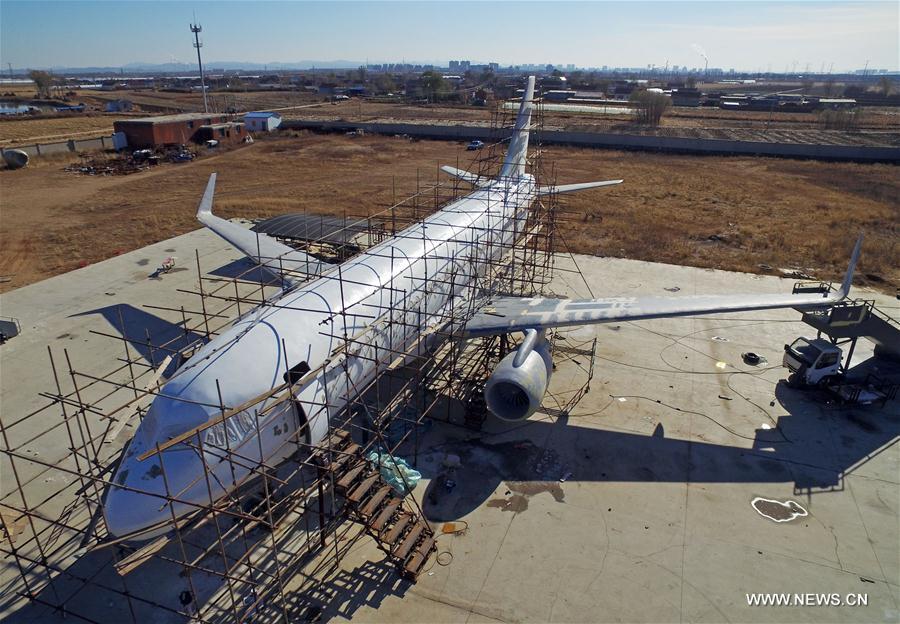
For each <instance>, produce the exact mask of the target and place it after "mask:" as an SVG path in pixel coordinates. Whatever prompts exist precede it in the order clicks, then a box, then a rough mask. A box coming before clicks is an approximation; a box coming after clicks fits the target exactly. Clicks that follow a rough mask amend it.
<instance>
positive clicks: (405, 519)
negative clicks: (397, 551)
mask: <svg viewBox="0 0 900 624" xmlns="http://www.w3.org/2000/svg"><path fill="white" fill-rule="evenodd" d="M411 519H412V518H411V516H410V515H409V514H408V513H404V514H400V517H399V518H397V524H395V525H394V527H393V528H392V529H391V530H390V531H388V534H387V535H385V536H384V541H385V543H386V544H388V545H389V546H392V545H393V544H394V542H396V541H397V540H398V539H400V536H401V535H403V531H404V529H406V527H407V526H409V522H410V520H411Z"/></svg>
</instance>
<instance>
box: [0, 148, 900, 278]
mask: <svg viewBox="0 0 900 624" xmlns="http://www.w3.org/2000/svg"><path fill="white" fill-rule="evenodd" d="M472 154H473V153H472V152H466V151H465V149H464V146H463V144H461V143H454V142H441V141H409V140H407V139H403V138H386V137H374V136H367V137H346V136H339V135H316V134H300V135H298V136H294V137H279V138H272V139H267V140H260V141H257V142H256V143H254V144H253V145H249V146H245V147H241V148H238V149H235V150H233V151H229V152H223V153H220V154H217V155H213V156H208V157H204V158H201V159H198V160H197V161H194V162H192V163H185V164H165V165H160V166H159V167H158V168H156V169H153V170H150V171H146V172H142V173H137V174H134V175H130V176H124V177H119V176H115V177H92V176H82V175H77V174H72V173H67V172H64V171H63V170H62V168H63V167H64V166H65V164H66V163H65V162H64V161H65V158H64V157H59V158H57V159H47V160H42V161H40V162H38V161H37V160H36V161H35V164H36V166H34V167H32V166H29V167H28V168H26V169H22V170H18V171H10V170H5V169H4V170H0V193H2V195H0V276H2V278H3V279H4V280H5V279H6V278H9V279H8V281H2V282H0V291H5V290H10V289H13V288H18V287H20V286H24V285H26V284H29V283H32V282H35V281H38V280H41V279H44V278H47V277H50V276H53V275H57V274H60V273H64V272H67V271H70V270H72V269H75V268H77V267H79V266H84V265H87V264H89V263H94V262H97V261H100V260H103V259H105V258H108V257H111V256H114V255H116V254H120V253H123V252H125V251H128V250H132V249H136V248H139V247H142V246H145V245H147V244H149V243H152V242H157V241H160V240H164V239H166V238H169V237H171V236H174V235H177V234H181V233H184V232H187V231H190V230H192V229H195V228H197V227H198V224H197V222H196V220H195V218H194V215H195V212H196V207H197V203H198V201H199V199H200V195H201V194H202V192H203V188H204V185H205V183H206V179H207V177H208V176H209V174H210V173H212V172H214V171H216V172H218V173H219V177H218V180H219V183H218V188H217V194H216V208H217V211H218V212H219V213H220V214H222V215H223V216H226V217H235V216H244V217H250V218H256V217H265V216H272V215H275V214H282V213H289V212H303V211H309V212H314V213H321V214H336V215H341V214H344V212H345V211H346V213H347V214H350V215H366V214H367V213H374V212H377V211H379V210H382V209H383V208H385V207H386V206H387V205H389V204H390V202H391V200H392V198H393V197H395V196H396V197H397V198H398V199H399V198H402V197H404V196H406V195H410V194H412V193H414V192H415V189H416V178H417V176H418V177H419V179H420V180H422V181H423V182H425V181H433V180H435V178H436V177H437V167H438V166H439V165H441V164H450V165H453V166H459V167H461V168H475V167H474V165H473V163H472ZM543 154H544V158H545V161H546V162H548V163H549V162H552V163H554V164H555V169H554V170H555V171H557V172H559V174H558V175H557V176H556V181H557V183H567V182H579V181H589V180H598V179H601V180H602V179H610V178H624V179H625V183H624V184H622V185H620V186H617V187H612V188H607V189H598V190H595V191H588V192H584V193H580V194H577V195H571V196H566V197H564V198H563V199H562V201H563V202H564V206H565V208H566V211H565V215H564V220H563V222H562V223H561V224H560V236H559V237H558V241H557V243H558V247H559V248H560V249H561V250H566V249H568V250H571V251H574V252H582V253H589V254H596V255H609V256H617V257H628V258H637V259H641V260H651V261H661V262H671V263H676V264H686V265H692V266H700V267H714V268H721V269H728V270H742V271H750V272H770V269H767V268H765V267H761V266H760V265H768V266H770V267H787V266H797V267H803V268H808V269H810V270H812V271H814V272H815V274H816V276H817V277H819V278H825V279H828V278H836V277H838V276H839V275H840V274H841V273H842V272H843V270H844V268H845V266H846V262H847V258H848V256H849V250H850V247H851V246H852V242H853V239H855V238H856V235H857V233H858V232H860V231H864V232H866V233H867V240H866V243H865V246H864V252H863V257H862V260H861V262H860V274H861V276H860V280H861V281H866V282H868V283H870V284H873V285H878V286H882V287H884V288H886V289H891V290H892V289H894V288H896V287H900V176H898V175H897V168H896V167H894V166H891V165H858V164H850V163H821V162H812V161H795V160H778V159H766V158H727V157H701V156H673V155H663V154H651V153H637V152H617V151H603V150H588V149H574V148H562V147H553V148H549V149H546V150H544V152H543ZM69 158H71V157H69ZM394 189H396V190H395V191H394ZM395 193H396V195H395ZM710 237H714V238H712V239H711V238H710ZM160 260H162V259H160Z"/></svg>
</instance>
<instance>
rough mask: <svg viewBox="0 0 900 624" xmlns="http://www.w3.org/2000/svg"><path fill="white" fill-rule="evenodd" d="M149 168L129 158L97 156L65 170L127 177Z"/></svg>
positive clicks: (85, 159) (148, 165)
mask: <svg viewBox="0 0 900 624" xmlns="http://www.w3.org/2000/svg"><path fill="white" fill-rule="evenodd" d="M149 167H150V164H149V163H147V162H139V161H137V160H135V159H134V158H132V157H131V156H126V157H124V158H123V157H118V156H117V157H112V158H108V157H105V156H99V157H89V158H84V159H83V160H82V161H81V162H80V163H78V164H75V165H69V166H68V167H66V169H65V170H66V171H70V172H72V173H81V174H84V175H128V174H130V173H137V172H138V171H143V170H144V169H147V168H149Z"/></svg>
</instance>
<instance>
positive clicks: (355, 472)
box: [337, 461, 367, 490]
mask: <svg viewBox="0 0 900 624" xmlns="http://www.w3.org/2000/svg"><path fill="white" fill-rule="evenodd" d="M366 466H367V464H366V462H364V461H361V462H359V463H358V464H357V465H356V466H355V467H353V468H350V469H349V470H348V471H347V472H345V473H344V476H343V477H341V478H340V479H338V482H337V486H338V487H339V488H341V489H342V490H346V489H347V488H349V487H350V486H351V485H352V484H353V482H354V481H356V477H358V476H359V475H360V474H361V473H362V472H363V470H365V469H366Z"/></svg>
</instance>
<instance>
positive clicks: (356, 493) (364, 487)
mask: <svg viewBox="0 0 900 624" xmlns="http://www.w3.org/2000/svg"><path fill="white" fill-rule="evenodd" d="M380 476H381V475H379V474H378V473H377V472H376V473H375V474H373V475H370V476H368V477H366V478H365V479H364V480H363V482H362V483H360V484H359V485H357V486H356V487H355V488H353V491H352V492H350V495H349V496H348V497H347V500H349V501H351V502H353V503H359V502H360V501H361V500H362V499H363V498H364V497H365V495H366V494H367V493H368V492H369V490H371V489H372V486H373V485H375V482H376V481H378V479H379V477H380Z"/></svg>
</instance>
